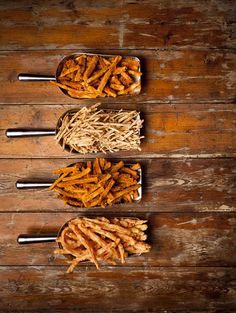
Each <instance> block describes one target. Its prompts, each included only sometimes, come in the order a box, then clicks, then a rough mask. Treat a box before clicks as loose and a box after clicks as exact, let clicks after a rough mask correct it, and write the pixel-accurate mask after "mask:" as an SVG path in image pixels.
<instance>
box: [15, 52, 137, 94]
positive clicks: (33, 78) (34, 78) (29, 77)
mask: <svg viewBox="0 0 236 313" xmlns="http://www.w3.org/2000/svg"><path fill="white" fill-rule="evenodd" d="M84 54H86V55H90V56H93V55H97V56H101V57H115V56H116V55H111V54H94V53H73V54H70V55H68V56H66V57H64V58H63V59H62V60H61V62H60V63H59V64H58V67H57V70H56V74H55V76H52V75H37V74H26V73H21V74H19V75H18V80H20V81H24V82H42V81H50V80H53V81H57V82H58V83H60V81H59V80H58V77H59V76H60V74H61V71H62V68H63V66H64V64H65V62H66V61H67V60H69V59H74V58H76V57H78V56H80V55H84ZM126 57H128V56H126ZM129 58H131V59H133V60H136V61H138V62H139V64H140V59H139V58H137V57H133V56H129ZM138 70H139V71H141V66H139V68H138ZM134 78H135V82H139V81H140V80H141V78H140V76H135V77H134ZM59 88H60V87H59ZM60 89H61V91H62V92H63V93H64V94H65V95H67V96H69V97H71V98H73V97H72V96H70V95H69V94H68V92H67V90H65V89H63V88H60ZM140 91H141V86H140V87H139V88H135V90H134V94H136V95H137V94H139V93H140Z"/></svg>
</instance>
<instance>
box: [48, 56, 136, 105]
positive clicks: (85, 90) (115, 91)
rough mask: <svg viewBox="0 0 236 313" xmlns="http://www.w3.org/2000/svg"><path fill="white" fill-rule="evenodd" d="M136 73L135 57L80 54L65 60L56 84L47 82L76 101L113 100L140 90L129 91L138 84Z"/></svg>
mask: <svg viewBox="0 0 236 313" xmlns="http://www.w3.org/2000/svg"><path fill="white" fill-rule="evenodd" d="M139 70H140V63H139V61H138V60H136V59H135V58H131V57H122V56H120V55H117V56H114V57H112V56H101V55H100V56H99V55H86V54H83V55H80V56H71V58H70V59H67V61H66V62H65V63H64V64H63V66H62V69H61V72H60V73H59V75H58V78H57V81H56V82H55V81H51V83H52V84H54V85H56V86H58V87H60V88H62V89H63V90H65V91H66V92H67V94H68V95H69V96H71V97H72V98H76V99H86V98H91V99H95V98H97V97H114V98H115V97H116V96H118V95H123V94H124V95H125V94H135V93H138V92H139V91H140V88H139V89H138V88H133V87H132V88H130V87H131V86H132V85H134V84H135V83H140V76H141V74H142V73H141V72H140V71H139ZM91 87H92V88H91ZM124 91H125V92H124Z"/></svg>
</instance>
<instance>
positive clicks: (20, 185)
mask: <svg viewBox="0 0 236 313" xmlns="http://www.w3.org/2000/svg"><path fill="white" fill-rule="evenodd" d="M75 164H76V163H73V164H70V165H69V166H74V165H75ZM125 165H128V166H129V165H132V164H130V163H129V164H125ZM138 173H139V180H138V182H137V183H138V184H140V185H141V186H140V187H139V189H138V190H137V191H138V194H139V196H138V197H137V198H136V199H135V200H134V201H136V202H137V201H140V200H141V199H142V169H141V168H140V169H138ZM53 182H54V180H53V181H44V182H35V181H24V180H22V181H17V182H16V188H17V189H35V188H48V187H50V186H51V185H52V183H53ZM71 206H72V205H71Z"/></svg>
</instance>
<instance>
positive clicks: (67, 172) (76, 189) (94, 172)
mask: <svg viewBox="0 0 236 313" xmlns="http://www.w3.org/2000/svg"><path fill="white" fill-rule="evenodd" d="M132 167H133V168H134V169H136V168H137V170H133V169H131V168H132ZM138 171H139V165H138V164H136V165H131V166H127V165H126V166H125V165H124V162H123V161H120V162H118V163H115V164H111V162H108V161H107V160H105V159H103V158H97V159H96V160H95V161H93V162H91V161H87V162H85V163H81V162H79V163H76V164H75V165H74V166H73V167H68V168H61V169H59V170H56V171H54V172H55V173H58V174H61V175H60V176H59V178H58V179H56V181H55V182H54V183H53V184H52V186H51V187H50V189H54V190H55V191H56V192H57V193H58V194H59V196H60V198H61V199H62V200H64V201H65V203H67V204H70V205H75V206H79V207H93V206H101V207H106V206H107V205H112V204H113V203H119V202H132V201H133V200H135V199H137V198H138V196H139V192H138V189H139V187H140V185H139V184H138V179H139V173H138Z"/></svg>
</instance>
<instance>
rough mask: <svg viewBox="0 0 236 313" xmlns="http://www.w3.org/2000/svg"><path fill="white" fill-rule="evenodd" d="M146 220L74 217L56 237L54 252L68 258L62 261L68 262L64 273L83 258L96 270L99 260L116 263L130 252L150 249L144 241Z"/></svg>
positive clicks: (142, 251)
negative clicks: (68, 258) (140, 226)
mask: <svg viewBox="0 0 236 313" xmlns="http://www.w3.org/2000/svg"><path fill="white" fill-rule="evenodd" d="M139 221H140V223H141V224H138V223H139ZM146 222H147V221H142V220H139V219H132V218H110V219H107V218H95V219H94V218H86V217H80V218H75V219H73V220H71V221H69V222H68V224H67V225H66V226H65V227H64V228H63V229H62V231H61V233H60V235H59V236H58V237H57V242H58V244H59V249H56V250H55V251H54V253H55V254H58V255H65V256H67V257H68V256H69V257H70V260H67V261H66V263H68V264H69V268H68V269H67V273H70V272H72V271H73V270H74V268H75V267H76V266H77V265H78V264H79V263H80V262H83V261H91V262H92V263H94V264H95V266H96V267H97V269H98V268H99V266H100V264H99V263H100V262H106V263H107V264H110V265H116V264H117V261H118V260H120V262H121V263H125V259H126V258H127V257H128V256H129V255H130V254H142V253H147V252H149V251H150V249H151V246H150V245H149V244H147V243H146V242H145V241H146V239H147V235H146V234H145V232H144V231H145V230H146V229H147V224H146ZM136 224H138V225H142V226H143V229H138V228H137V227H135V226H134V225H136ZM121 225H123V226H121Z"/></svg>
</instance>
